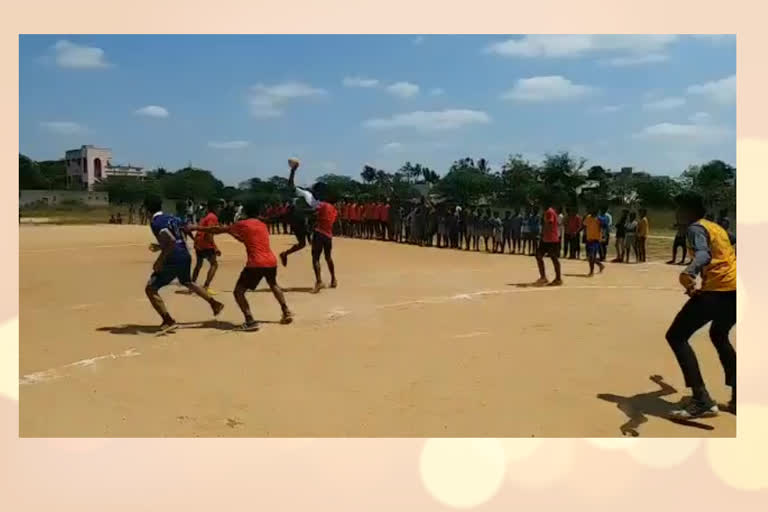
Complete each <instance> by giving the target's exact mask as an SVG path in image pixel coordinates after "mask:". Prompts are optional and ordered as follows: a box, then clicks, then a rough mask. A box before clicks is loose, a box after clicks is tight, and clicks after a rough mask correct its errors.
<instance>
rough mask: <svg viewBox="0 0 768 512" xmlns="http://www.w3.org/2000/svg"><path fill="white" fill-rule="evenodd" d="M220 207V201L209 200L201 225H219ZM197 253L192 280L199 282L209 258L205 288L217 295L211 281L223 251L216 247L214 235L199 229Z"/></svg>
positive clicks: (196, 236)
mask: <svg viewBox="0 0 768 512" xmlns="http://www.w3.org/2000/svg"><path fill="white" fill-rule="evenodd" d="M219 207H220V203H219V201H216V200H213V199H211V200H210V201H208V213H207V214H206V215H205V217H203V218H202V219H200V224H199V225H200V226H203V227H210V226H218V224H219V217H218V216H217V215H218V210H219ZM195 255H196V256H197V259H196V261H195V269H194V270H193V271H192V281H194V282H197V276H198V275H200V270H201V269H202V268H203V261H205V260H208V264H209V265H210V267H209V268H208V275H207V276H206V277H205V284H204V285H203V288H205V289H206V291H207V292H208V293H210V294H211V295H215V292H214V291H213V290H211V288H210V286H211V282H212V281H213V277H214V276H215V275H216V270H218V268H219V262H218V260H217V257H218V256H221V251H219V248H218V247H216V242H215V241H214V240H213V235H211V234H209V233H203V232H202V231H199V232H198V233H197V234H196V235H195Z"/></svg>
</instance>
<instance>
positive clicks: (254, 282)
mask: <svg viewBox="0 0 768 512" xmlns="http://www.w3.org/2000/svg"><path fill="white" fill-rule="evenodd" d="M262 279H266V280H267V284H269V285H273V284H275V283H276V282H277V267H245V268H244V269H243V270H242V272H240V277H239V278H238V280H237V284H236V285H235V286H237V287H242V288H245V289H246V290H255V289H256V287H257V286H259V283H260V282H261V280H262Z"/></svg>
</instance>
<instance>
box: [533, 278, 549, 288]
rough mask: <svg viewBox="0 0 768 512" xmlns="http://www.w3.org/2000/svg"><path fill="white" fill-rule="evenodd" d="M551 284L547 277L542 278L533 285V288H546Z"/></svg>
mask: <svg viewBox="0 0 768 512" xmlns="http://www.w3.org/2000/svg"><path fill="white" fill-rule="evenodd" d="M548 284H549V281H547V278H546V277H542V278H540V279H539V280H538V281H536V282H535V283H533V286H546V285H548Z"/></svg>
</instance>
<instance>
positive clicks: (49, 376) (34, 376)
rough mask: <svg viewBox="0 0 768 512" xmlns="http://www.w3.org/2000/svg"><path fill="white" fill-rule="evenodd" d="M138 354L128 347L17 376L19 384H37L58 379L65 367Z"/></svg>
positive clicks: (138, 353)
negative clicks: (116, 352)
mask: <svg viewBox="0 0 768 512" xmlns="http://www.w3.org/2000/svg"><path fill="white" fill-rule="evenodd" d="M140 355H141V353H140V352H139V351H137V350H136V349H135V348H129V349H128V350H124V351H123V352H120V353H119V354H106V355H103V356H96V357H92V358H90V359H81V360H80V361H75V362H74V363H69V364H65V365H64V366H59V367H58V368H50V369H48V370H44V371H42V372H34V373H28V374H27V375H24V376H22V377H20V378H19V386H25V385H29V384H39V383H41V382H47V381H50V380H56V379H59V378H61V377H64V375H62V371H63V370H66V369H67V368H83V367H86V366H93V365H94V364H96V363H97V362H98V361H102V360H104V359H118V358H121V357H137V356H140Z"/></svg>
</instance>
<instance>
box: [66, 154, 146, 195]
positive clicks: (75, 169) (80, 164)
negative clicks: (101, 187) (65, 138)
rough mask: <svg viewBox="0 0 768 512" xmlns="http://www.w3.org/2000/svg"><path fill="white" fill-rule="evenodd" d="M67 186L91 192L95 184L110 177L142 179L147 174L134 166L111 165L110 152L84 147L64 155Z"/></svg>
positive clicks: (141, 168) (142, 169)
mask: <svg viewBox="0 0 768 512" xmlns="http://www.w3.org/2000/svg"><path fill="white" fill-rule="evenodd" d="M64 162H65V164H66V167H67V185H68V186H69V187H70V188H83V189H87V190H93V188H94V186H95V185H96V183H98V182H100V181H101V180H103V179H105V178H108V177H110V176H132V177H135V178H138V179H144V178H145V177H146V176H147V172H146V170H145V169H144V168H143V167H138V166H135V165H130V164H129V165H113V164H112V150H111V149H109V148H97V147H96V146H91V145H86V146H81V147H80V149H71V150H69V151H66V152H65V153H64Z"/></svg>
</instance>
